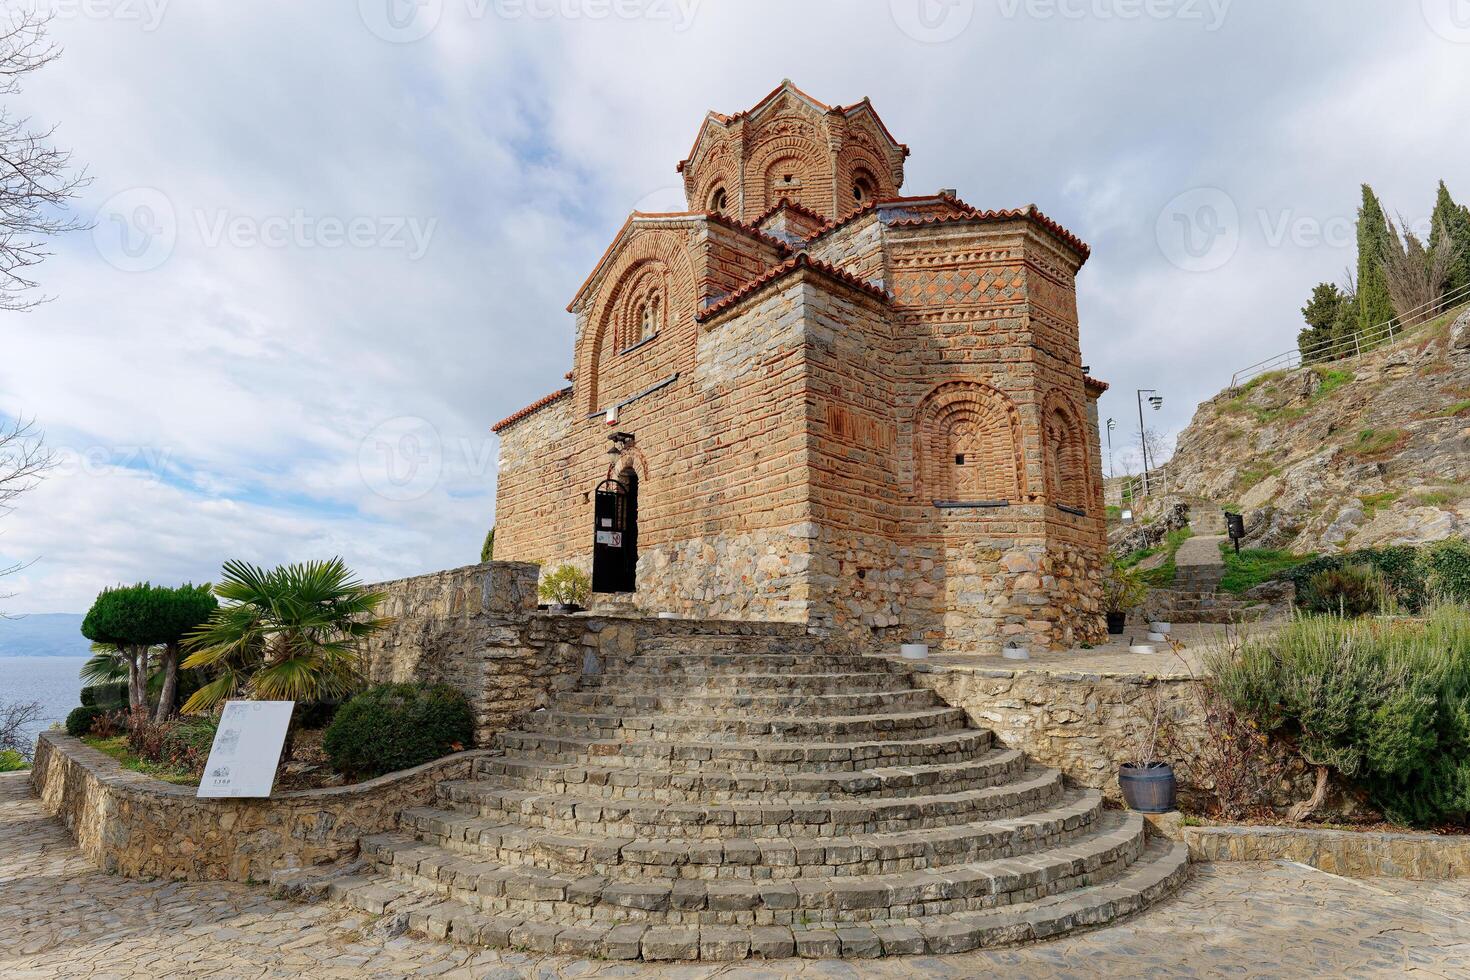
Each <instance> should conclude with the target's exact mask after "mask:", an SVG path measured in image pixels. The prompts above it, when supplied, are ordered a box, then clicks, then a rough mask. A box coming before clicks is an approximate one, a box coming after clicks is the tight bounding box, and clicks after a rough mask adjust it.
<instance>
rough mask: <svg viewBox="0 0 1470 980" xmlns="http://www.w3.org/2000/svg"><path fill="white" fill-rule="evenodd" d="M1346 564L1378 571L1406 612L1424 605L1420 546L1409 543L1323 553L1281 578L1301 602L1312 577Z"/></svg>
mask: <svg viewBox="0 0 1470 980" xmlns="http://www.w3.org/2000/svg"><path fill="white" fill-rule="evenodd" d="M1348 565H1370V566H1372V567H1373V568H1376V569H1377V570H1378V571H1379V572H1381V573H1382V574H1383V579H1384V582H1385V583H1386V584H1387V585H1388V589H1389V591H1390V592H1391V593H1392V594H1393V598H1394V601H1395V602H1396V603H1398V605H1399V606H1400V607H1401V608H1402V609H1403V610H1404V611H1405V612H1411V613H1417V612H1419V611H1420V610H1421V609H1423V608H1424V604H1425V599H1426V595H1427V593H1426V590H1425V583H1424V563H1423V562H1422V561H1420V559H1419V549H1418V548H1415V547H1412V546H1409V545H1401V546H1399V547H1394V548H1364V549H1362V550H1360V551H1348V552H1344V553H1343V554H1340V555H1323V556H1321V557H1320V558H1313V559H1312V560H1311V561H1307V562H1302V563H1301V564H1300V565H1298V566H1296V567H1295V568H1293V569H1292V570H1291V571H1289V572H1287V573H1286V575H1285V576H1283V577H1284V578H1285V579H1286V580H1287V581H1289V582H1291V583H1292V584H1294V585H1295V586H1296V591H1297V596H1298V603H1300V601H1301V597H1303V596H1305V595H1306V594H1307V592H1308V584H1309V583H1310V582H1311V580H1312V576H1314V575H1316V574H1318V573H1319V572H1324V571H1327V570H1329V569H1339V568H1346V567H1347V566H1348Z"/></svg>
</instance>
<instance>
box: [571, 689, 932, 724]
mask: <svg viewBox="0 0 1470 980" xmlns="http://www.w3.org/2000/svg"><path fill="white" fill-rule="evenodd" d="M646 690H647V689H645V690H644V691H640V690H637V689H629V688H628V687H625V686H622V685H620V686H619V687H616V688H602V689H599V690H593V691H580V692H577V693H575V694H568V695H566V696H564V697H562V698H561V699H560V700H559V701H558V702H557V708H558V709H559V710H562V711H585V712H587V713H588V714H608V713H617V714H630V715H634V716H641V715H648V714H669V715H676V716H677V715H684V716H694V717H702V716H705V715H709V714H718V715H728V714H741V715H755V716H757V717H769V716H784V715H803V716H810V715H822V716H827V715H842V714H865V713H885V712H908V711H919V710H922V709H925V708H933V707H936V706H940V707H945V708H947V707H948V706H947V705H944V703H943V702H942V701H940V700H939V697H938V695H936V694H935V693H934V692H933V691H931V690H928V689H927V688H919V689H909V690H896V691H880V692H875V693H862V694H849V693H843V694H836V693H832V694H791V693H780V694H735V693H727V694H706V693H703V692H685V691H681V692H680V693H679V694H669V695H665V694H651V693H645V691H646Z"/></svg>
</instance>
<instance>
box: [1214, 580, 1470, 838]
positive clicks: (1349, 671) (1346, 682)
mask: <svg viewBox="0 0 1470 980" xmlns="http://www.w3.org/2000/svg"><path fill="white" fill-rule="evenodd" d="M1208 666H1209V669H1210V671H1211V673H1212V674H1213V675H1214V677H1215V685H1216V687H1217V689H1218V690H1219V691H1220V692H1221V694H1222V695H1223V696H1224V697H1225V699H1226V700H1227V701H1228V702H1229V703H1230V704H1231V705H1232V706H1234V707H1235V708H1236V709H1237V710H1239V711H1241V712H1242V713H1244V714H1247V715H1249V716H1250V717H1252V718H1254V719H1255V721H1256V723H1257V725H1258V726H1259V728H1260V729H1261V731H1262V732H1263V733H1265V734H1267V735H1270V736H1272V737H1273V738H1275V739H1277V740H1279V741H1281V742H1283V743H1285V744H1286V745H1287V746H1289V747H1291V748H1292V749H1293V750H1294V751H1296V752H1297V753H1298V754H1300V755H1301V757H1302V758H1303V759H1305V760H1306V761H1307V762H1308V763H1310V764H1312V765H1314V766H1322V767H1326V768H1328V769H1330V770H1332V771H1335V772H1336V773H1337V774H1338V775H1339V776H1340V777H1342V778H1344V779H1346V780H1347V781H1348V782H1349V783H1352V784H1353V785H1355V786H1357V787H1359V788H1360V789H1362V790H1363V791H1364V792H1365V793H1366V794H1367V796H1368V798H1369V800H1370V801H1371V802H1372V803H1373V804H1374V805H1375V806H1377V807H1378V808H1379V809H1380V810H1382V811H1383V812H1384V814H1385V815H1386V816H1388V817H1389V819H1391V820H1393V821H1394V822H1396V823H1406V824H1417V825H1440V824H1447V823H1456V824H1461V825H1463V824H1464V823H1465V822H1466V818H1467V816H1470V610H1467V609H1465V608H1463V607H1457V606H1445V607H1442V608H1437V609H1432V610H1430V612H1429V614H1428V616H1427V617H1426V619H1425V620H1424V621H1422V622H1410V621H1403V620H1400V621H1394V622H1382V621H1377V620H1363V619H1360V620H1350V619H1341V618H1338V617H1335V616H1311V617H1300V618H1298V619H1296V620H1295V621H1293V622H1292V623H1290V624H1288V625H1287V626H1286V627H1285V628H1284V629H1282V630H1280V631H1279V632H1277V633H1274V634H1264V635H1261V636H1258V637H1253V638H1250V639H1247V640H1245V641H1244V642H1242V643H1241V644H1240V646H1239V647H1238V648H1237V649H1235V650H1231V651H1228V652H1218V651H1217V652H1215V653H1213V654H1211V655H1210V657H1209V660H1208Z"/></svg>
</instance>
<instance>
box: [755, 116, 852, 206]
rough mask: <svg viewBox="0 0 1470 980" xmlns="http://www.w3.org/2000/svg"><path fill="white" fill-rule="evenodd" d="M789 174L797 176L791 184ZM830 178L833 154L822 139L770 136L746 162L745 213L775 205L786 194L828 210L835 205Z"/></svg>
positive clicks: (801, 201) (794, 199)
mask: <svg viewBox="0 0 1470 980" xmlns="http://www.w3.org/2000/svg"><path fill="white" fill-rule="evenodd" d="M786 174H790V175H791V176H792V177H793V178H794V181H793V183H792V184H790V185H787V184H786V182H785V180H784V178H785V175H786ZM831 179H832V174H831V161H830V156H829V154H828V153H827V150H826V148H825V147H824V146H822V145H821V144H820V143H818V142H816V141H815V140H813V139H809V138H807V137H805V136H799V135H789V136H777V137H774V138H772V139H769V140H767V141H765V142H764V143H762V144H760V146H759V147H758V148H757V149H756V150H755V152H754V153H753V154H751V156H750V158H749V160H748V161H747V162H746V164H745V180H744V184H745V214H746V217H747V218H750V217H753V216H755V215H757V214H761V213H762V212H764V211H766V210H767V209H768V208H772V207H774V206H775V205H776V204H778V203H779V202H780V201H781V199H782V198H783V197H787V198H790V199H791V200H793V201H797V202H798V203H801V204H804V205H806V206H807V207H809V208H813V209H814V210H817V211H820V212H822V213H823V214H826V213H827V212H829V211H830V210H831V209H832V201H831V192H832V188H831V184H830V183H829V182H830V181H831ZM797 182H799V186H798V183H797Z"/></svg>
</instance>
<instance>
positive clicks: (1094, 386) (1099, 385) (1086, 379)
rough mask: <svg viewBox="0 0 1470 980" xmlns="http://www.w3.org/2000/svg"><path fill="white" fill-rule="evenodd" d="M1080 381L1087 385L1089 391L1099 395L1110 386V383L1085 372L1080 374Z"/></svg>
mask: <svg viewBox="0 0 1470 980" xmlns="http://www.w3.org/2000/svg"><path fill="white" fill-rule="evenodd" d="M1082 383H1083V384H1085V385H1086V386H1087V389H1088V390H1089V391H1095V392H1097V393H1098V394H1099V395H1101V394H1102V393H1103V392H1105V391H1107V390H1108V389H1109V388H1111V387H1112V385H1110V384H1108V383H1107V382H1106V381H1099V380H1097V379H1096V378H1094V377H1092V376H1091V375H1087V374H1084V375H1083V376H1082Z"/></svg>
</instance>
